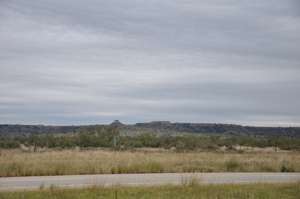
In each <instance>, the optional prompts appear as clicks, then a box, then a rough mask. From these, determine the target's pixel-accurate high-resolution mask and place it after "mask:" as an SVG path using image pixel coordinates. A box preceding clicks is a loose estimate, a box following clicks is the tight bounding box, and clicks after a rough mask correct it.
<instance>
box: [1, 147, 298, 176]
mask: <svg viewBox="0 0 300 199" xmlns="http://www.w3.org/2000/svg"><path fill="white" fill-rule="evenodd" d="M0 165H1V166H0V177H4V176H43V175H71V174H114V173H161V172H300V153H299V152H292V151H289V152H278V151H277V152H275V151H267V150H266V151H265V150H264V149H261V150H260V151H255V152H241V151H239V152H221V151H220V152H176V151H171V150H164V149H138V150H137V149H136V150H126V151H114V150H108V149H106V150H103V149H90V150H87V149H84V150H81V149H72V150H67V149H63V150H53V149H46V150H44V151H36V152H28V151H22V150H21V149H9V150H8V149H5V150H1V152H0Z"/></svg>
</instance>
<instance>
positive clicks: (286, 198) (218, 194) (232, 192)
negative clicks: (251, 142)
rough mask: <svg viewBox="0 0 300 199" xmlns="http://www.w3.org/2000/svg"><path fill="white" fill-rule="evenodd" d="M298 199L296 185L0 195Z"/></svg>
mask: <svg viewBox="0 0 300 199" xmlns="http://www.w3.org/2000/svg"><path fill="white" fill-rule="evenodd" d="M27 198H28V199H54V198H55V199H96V198H97V199H101V198H102V199H118V198H122V199H135V198H136V199H151V198H160V199H176V198H178V199H184V198H186V199H196V198H201V199H219V198H220V199H221V198H222V199H299V198H300V184H299V183H298V184H251V185H197V184H196V185H188V186H161V187H109V188H103V187H92V188H85V189H58V188H51V189H46V190H38V191H28V192H23V191H20V192H0V199H27Z"/></svg>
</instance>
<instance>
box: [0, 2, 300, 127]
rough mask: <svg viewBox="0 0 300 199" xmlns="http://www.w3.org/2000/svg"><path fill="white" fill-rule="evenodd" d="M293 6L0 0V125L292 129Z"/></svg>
mask: <svg viewBox="0 0 300 199" xmlns="http://www.w3.org/2000/svg"><path fill="white" fill-rule="evenodd" d="M299 44H300V3H299V1H297V0H285V1H282V0H268V1H261V0H254V1H246V0H227V1H223V0H210V1H204V0H164V1H159V0H128V1H122V0H110V1H102V0H100V1H99V0H86V1H74V0H43V1H40V0H31V1H26V0H1V1H0V93H1V95H0V123H35V124H36V123H47V124H85V123H106V122H110V121H111V120H113V119H120V120H122V121H124V122H130V123H132V122H139V121H148V120H171V121H190V122H227V123H242V124H254V125H275V126H278V125H300V100H299V98H300V92H299V91H300V56H299V52H300V45H299Z"/></svg>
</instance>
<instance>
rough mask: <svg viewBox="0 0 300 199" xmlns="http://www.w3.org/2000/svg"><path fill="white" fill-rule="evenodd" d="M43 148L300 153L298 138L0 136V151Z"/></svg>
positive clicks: (95, 131)
mask: <svg viewBox="0 0 300 199" xmlns="http://www.w3.org/2000/svg"><path fill="white" fill-rule="evenodd" d="M21 144H22V145H25V146H34V147H47V148H74V147H107V148H116V149H130V148H140V147H155V148H166V149H170V148H175V149H176V150H196V149H204V150H215V149H218V148H219V147H221V146H226V147H227V148H229V149H230V148H232V149H233V146H235V145H240V146H249V147H279V148H281V149H285V150H300V139H299V138H289V137H278V136H269V137H266V136H259V137H257V136H256V137H255V136H245V135H244V136H241V135H226V136H225V135H181V136H164V135H161V136H158V135H155V134H140V135H137V136H120V133H119V131H118V129H117V128H115V127H103V126H101V127H91V128H81V129H79V130H78V131H77V132H75V133H69V134H26V135H14V136H7V135H6V136H3V135H2V136H0V148H18V147H20V145H21Z"/></svg>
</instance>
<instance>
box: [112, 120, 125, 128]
mask: <svg viewBox="0 0 300 199" xmlns="http://www.w3.org/2000/svg"><path fill="white" fill-rule="evenodd" d="M110 126H113V127H120V126H124V124H123V123H121V122H120V121H119V120H115V121H113V122H112V123H111V124H110Z"/></svg>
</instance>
